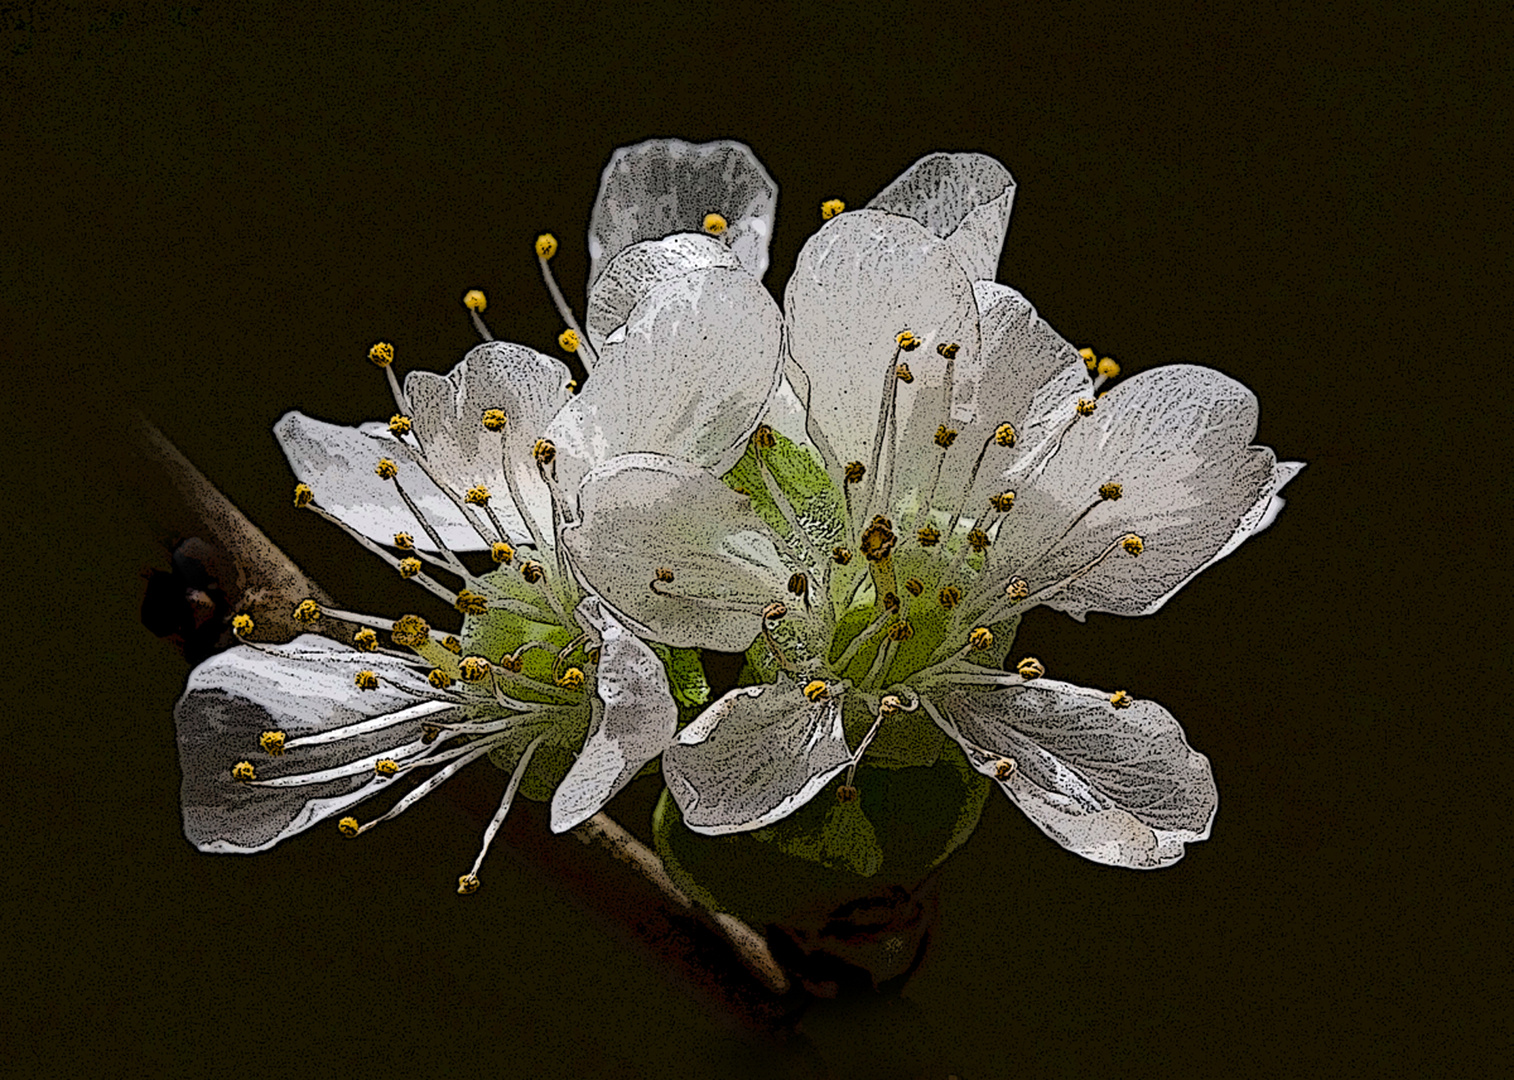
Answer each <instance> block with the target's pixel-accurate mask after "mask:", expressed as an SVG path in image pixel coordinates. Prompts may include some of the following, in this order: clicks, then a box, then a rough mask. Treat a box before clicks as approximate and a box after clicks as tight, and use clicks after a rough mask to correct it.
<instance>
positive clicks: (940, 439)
mask: <svg viewBox="0 0 1514 1080" xmlns="http://www.w3.org/2000/svg"><path fill="white" fill-rule="evenodd" d="M956 441H957V433H956V432H955V431H953V430H952V429H951V428H949V427H947V426H946V425H945V424H942V425H941V426H940V427H938V428H936V445H937V446H939V447H940V448H941V449H943V450H945V449H946V448H947V447H948V446H950V445H951V444H952V443H954V442H956Z"/></svg>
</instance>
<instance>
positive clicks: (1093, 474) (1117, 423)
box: [995, 365, 1300, 619]
mask: <svg viewBox="0 0 1514 1080" xmlns="http://www.w3.org/2000/svg"><path fill="white" fill-rule="evenodd" d="M1256 420H1257V404H1256V398H1255V397H1254V396H1253V395H1252V393H1251V391H1250V390H1248V389H1246V387H1244V386H1242V385H1241V384H1240V383H1238V382H1236V381H1235V380H1233V379H1230V378H1228V377H1226V376H1224V375H1222V374H1220V373H1219V372H1217V371H1212V370H1210V369H1209V368H1202V367H1192V366H1187V365H1174V366H1171V367H1164V368H1154V369H1152V370H1149V371H1143V372H1141V373H1140V374H1138V375H1136V376H1134V377H1132V378H1131V379H1130V380H1129V381H1128V382H1125V383H1123V384H1121V385H1119V386H1116V387H1115V389H1113V390H1112V391H1110V392H1109V394H1108V395H1107V396H1106V397H1104V398H1102V399H1100V400H1099V401H1098V409H1097V411H1096V412H1095V413H1094V414H1093V415H1092V416H1089V417H1083V418H1080V419H1078V420H1076V421H1075V422H1073V423H1072V425H1071V427H1070V428H1069V429H1068V430H1067V433H1066V435H1065V436H1064V437H1062V439H1061V442H1060V446H1059V447H1058V448H1057V449H1056V452H1055V453H1054V454H1053V455H1052V456H1051V458H1050V460H1049V462H1047V463H1046V464H1045V467H1044V468H1036V469H1032V470H1030V472H1029V473H1027V474H1025V475H1023V476H1018V477H1017V476H1016V475H1014V474H1011V475H1009V476H1007V477H1006V478H1005V482H1006V485H1007V486H1008V487H1010V488H1012V489H1016V490H1017V491H1018V497H1017V499H1016V501H1015V505H1014V509H1013V510H1012V511H1011V512H1010V513H1009V514H1008V515H1007V517H1006V518H1005V520H1004V525H1003V527H1002V528H1001V530H1000V533H999V538H998V541H997V547H998V548H999V549H1000V551H1001V552H1004V553H1007V554H1005V555H1004V556H1003V557H1001V558H999V559H998V560H997V561H996V563H995V565H996V567H999V568H1002V570H1003V573H1004V574H1005V575H1006V576H1007V575H1008V573H1010V572H1011V571H1013V572H1017V573H1019V574H1020V575H1021V576H1023V577H1024V578H1025V579H1026V580H1027V581H1028V582H1029V584H1030V588H1031V591H1032V592H1033V593H1034V592H1035V591H1037V590H1039V589H1041V588H1043V587H1046V586H1047V585H1050V584H1053V583H1057V582H1064V581H1068V580H1069V579H1073V578H1074V576H1075V575H1076V578H1075V580H1072V581H1071V584H1069V585H1067V586H1066V587H1065V588H1063V589H1062V590H1061V591H1059V592H1057V593H1055V594H1054V595H1052V596H1050V597H1049V598H1048V599H1046V600H1044V601H1043V602H1044V603H1046V604H1047V605H1049V606H1051V607H1054V608H1057V609H1059V610H1062V611H1065V612H1067V613H1068V614H1070V615H1072V616H1073V617H1075V618H1078V619H1081V618H1082V617H1083V616H1084V615H1085V614H1086V613H1087V612H1088V611H1107V612H1112V613H1114V614H1117V615H1144V614H1149V613H1150V612H1152V611H1155V610H1156V609H1157V608H1158V607H1160V606H1161V604H1162V603H1164V602H1165V601H1166V599H1167V598H1168V597H1169V596H1171V595H1172V594H1173V593H1174V592H1175V591H1176V590H1177V589H1178V588H1180V587H1181V586H1182V585H1183V584H1184V583H1185V582H1187V581H1188V580H1190V579H1191V578H1192V577H1193V576H1194V575H1195V574H1196V573H1198V572H1199V571H1200V570H1201V569H1203V568H1204V567H1205V566H1208V565H1210V564H1212V563H1213V562H1214V561H1215V560H1216V559H1218V558H1220V557H1221V556H1222V555H1223V554H1228V553H1229V552H1230V551H1233V550H1234V549H1235V547H1236V546H1237V545H1238V544H1239V543H1240V542H1241V541H1242V540H1244V539H1245V538H1246V537H1247V536H1250V535H1252V534H1254V533H1255V532H1257V531H1259V529H1260V527H1261V523H1262V522H1263V521H1264V520H1266V518H1267V511H1268V509H1269V508H1270V507H1271V505H1272V500H1273V498H1274V497H1275V496H1276V495H1277V492H1278V489H1279V488H1281V487H1282V485H1283V484H1285V483H1287V481H1288V480H1290V479H1291V478H1292V477H1293V476H1294V475H1296V473H1297V472H1298V468H1299V467H1300V466H1298V465H1297V464H1295V463H1290V464H1289V465H1288V466H1286V467H1279V466H1278V464H1277V461H1276V458H1275V457H1274V455H1273V453H1272V451H1271V450H1270V449H1268V448H1267V447H1263V446H1252V445H1250V443H1251V439H1252V437H1253V436H1254V435H1255V434H1256ZM1111 482H1112V483H1118V484H1120V485H1121V487H1122V489H1123V494H1122V496H1121V497H1120V498H1119V499H1118V500H1113V501H1108V502H1099V494H1098V492H1099V488H1100V486H1101V485H1103V484H1105V483H1111ZM1095 503H1097V504H1098V505H1093V504H1095ZM1089 506H1093V509H1092V510H1091V511H1089V513H1087V515H1086V516H1083V517H1082V518H1081V520H1078V516H1079V515H1080V514H1082V513H1083V511H1084V510H1085V509H1087V508H1088V507H1089ZM1075 520H1077V524H1076V525H1075V526H1074V527H1073V528H1072V529H1071V531H1070V532H1067V535H1066V536H1065V538H1064V537H1062V534H1063V533H1064V532H1066V530H1067V529H1068V527H1069V526H1070V525H1072V524H1073V522H1074V521H1075ZM1129 533H1134V534H1136V535H1137V536H1139V537H1140V538H1141V540H1142V542H1143V544H1144V550H1143V551H1142V553H1141V554H1140V555H1139V556H1130V555H1127V554H1125V553H1124V552H1123V551H1122V550H1118V549H1116V550H1114V551H1113V553H1111V554H1110V555H1108V556H1107V557H1105V558H1104V559H1103V561H1102V562H1099V563H1098V564H1097V565H1096V566H1094V568H1093V569H1091V570H1089V571H1088V572H1086V573H1080V571H1082V570H1083V569H1084V568H1086V567H1089V566H1090V565H1093V564H1094V562H1095V560H1097V559H1098V558H1099V556H1100V555H1101V553H1102V552H1104V551H1107V550H1108V549H1109V547H1110V545H1111V544H1113V543H1115V542H1116V541H1117V540H1119V538H1120V537H1122V536H1124V535H1126V534H1129ZM1043 553H1044V554H1043Z"/></svg>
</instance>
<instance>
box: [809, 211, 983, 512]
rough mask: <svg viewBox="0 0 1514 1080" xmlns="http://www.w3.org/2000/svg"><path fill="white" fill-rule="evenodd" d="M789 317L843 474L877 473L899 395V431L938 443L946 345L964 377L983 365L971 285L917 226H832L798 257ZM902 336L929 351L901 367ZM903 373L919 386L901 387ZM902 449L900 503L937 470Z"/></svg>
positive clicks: (866, 216) (816, 418)
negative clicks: (888, 404) (850, 465)
mask: <svg viewBox="0 0 1514 1080" xmlns="http://www.w3.org/2000/svg"><path fill="white" fill-rule="evenodd" d="M784 311H785V315H786V318H787V327H788V346H789V352H790V354H791V355H792V356H793V358H794V361H795V362H796V363H797V364H798V365H799V367H800V368H801V369H802V370H803V372H804V374H805V375H806V376H807V377H808V379H809V381H810V420H811V423H812V425H814V426H816V427H818V428H819V429H820V432H821V433H822V435H823V437H824V438H825V439H826V440H827V442H828V443H829V445H830V447H831V448H832V450H833V451H834V453H835V454H836V455H837V457H838V458H839V459H840V461H841V462H842V463H845V462H848V461H860V462H862V463H863V464H868V463H869V462H870V461H871V458H872V450H873V444H874V442H875V440H876V434H877V428H878V414H879V407H880V404H881V403H882V402H883V397H884V394H885V393H888V392H891V391H893V390H896V391H897V395H898V396H897V398H896V415H897V423H898V430H900V431H901V432H913V431H919V430H925V429H928V430H929V431H930V432H932V433H933V432H934V431H935V428H936V425H937V424H938V423H940V421H941V420H943V419H944V418H945V412H944V409H943V405H944V403H943V400H942V383H943V379H944V377H945V372H946V366H947V362H946V360H945V359H944V358H943V357H942V356H941V355H940V354H939V353H938V352H937V351H936V346H937V345H943V344H956V345H957V346H958V350H957V356H956V359H955V361H954V363H955V365H956V366H957V367H966V366H970V365H972V364H974V363H976V362H977V360H976V358H977V356H978V353H979V341H978V311H977V307H976V305H975V303H974V301H973V290H972V283H971V281H970V280H969V279H968V276H967V274H966V272H964V271H963V269H962V266H961V264H960V263H959V262H958V261H957V257H956V256H955V255H954V254H953V253H952V251H951V249H950V248H949V247H947V245H946V244H944V243H943V242H942V241H940V240H938V239H937V238H936V237H934V236H932V235H931V234H930V233H929V232H927V231H926V229H925V228H924V227H923V226H921V225H920V224H919V223H918V222H916V221H914V220H913V219H911V218H908V217H902V216H899V215H896V214H889V213H885V212H883V211H880V210H858V211H855V212H853V213H848V214H842V215H840V216H839V217H836V218H833V219H831V221H829V222H828V223H826V225H825V226H824V227H822V228H821V230H820V231H819V232H818V233H816V234H815V235H814V236H812V237H810V239H809V241H808V242H807V243H806V244H805V246H804V249H803V250H802V251H801V252H800V253H799V260H798V263H797V265H796V266H795V268H794V274H793V276H792V277H791V278H789V283H788V289H787V291H786V292H785V294H784ZM903 330H909V331H910V332H911V333H913V334H914V335H915V336H916V337H917V338H920V339H921V341H922V345H921V346H920V347H919V348H917V349H915V350H914V351H912V352H908V353H903V354H901V355H899V356H898V357H897V358H896V357H895V348H896V346H895V337H896V336H897V335H898V334H899V333H900V331H903ZM901 362H902V363H905V364H908V365H909V368H910V371H911V373H912V374H913V381H912V382H909V383H905V382H900V381H898V380H896V379H895V376H894V372H895V364H896V363H901ZM916 412H918V413H919V414H920V416H919V417H918V418H915V415H914V414H915V413H916ZM903 445H904V446H905V448H906V453H904V454H903V455H901V467H900V468H898V469H896V470H895V475H894V490H895V494H896V495H899V494H900V493H901V492H902V491H906V490H908V489H911V488H914V487H916V486H918V484H919V483H920V481H921V479H922V478H921V477H920V476H919V475H917V474H918V472H919V470H920V468H921V466H920V463H921V462H930V463H932V464H933V459H932V458H930V457H929V455H928V454H924V453H921V454H919V455H913V454H911V453H909V452H908V451H909V448H910V444H909V442H908V441H907V440H906V442H905V443H904V444H903ZM914 449H916V450H921V451H923V450H924V449H925V448H924V447H915V448H914ZM882 460H883V461H884V462H887V461H888V458H887V456H886V455H885V456H884V457H883V458H882Z"/></svg>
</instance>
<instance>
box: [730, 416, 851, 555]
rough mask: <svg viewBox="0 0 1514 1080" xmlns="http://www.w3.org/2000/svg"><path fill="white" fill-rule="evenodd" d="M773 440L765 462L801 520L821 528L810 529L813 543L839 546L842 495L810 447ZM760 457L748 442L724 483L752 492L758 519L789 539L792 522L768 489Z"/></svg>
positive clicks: (764, 453) (775, 435)
mask: <svg viewBox="0 0 1514 1080" xmlns="http://www.w3.org/2000/svg"><path fill="white" fill-rule="evenodd" d="M772 435H773V445H772V446H770V447H768V448H767V449H766V450H763V451H762V457H763V461H764V462H765V463H766V464H767V468H768V472H769V473H770V474H771V475H772V478H773V482H774V483H775V484H776V485H777V487H778V489H779V490H780V491H781V492H783V495H784V497H785V498H786V499H788V503H789V505H790V506H791V507H793V509H794V512H795V514H796V515H798V518H799V520H800V521H809V522H814V523H815V525H814V526H813V527H810V526H807V527H806V531H808V532H809V534H810V538H811V540H813V541H814V542H815V543H817V544H824V545H830V544H834V543H836V537H838V536H840V535H841V518H842V514H843V512H844V511H843V506H842V501H841V496H840V493H839V492H837V491H836V487H835V485H834V484H832V483H831V478H830V477H829V476H828V475H827V474H826V471H825V469H823V468H822V467H821V465H820V463H819V462H818V461H816V460H815V456H814V455H813V454H812V453H810V451H809V450H808V449H807V448H805V447H803V446H800V445H799V444H798V443H796V442H793V441H791V440H790V439H787V438H785V437H784V436H783V435H781V434H779V433H778V432H777V431H774V432H773V433H772ZM757 453H758V450H757V447H756V446H755V445H753V444H752V443H750V442H748V443H747V448H746V453H744V454H742V455H741V460H739V461H737V462H736V464H735V466H734V467H732V469H731V470H730V471H729V472H728V473H726V474H725V476H723V477H721V479H722V480H724V481H725V482H726V484H727V485H728V486H730V487H731V488H734V489H736V490H739V491H744V492H746V493H747V495H749V496H750V497H751V500H752V509H753V510H755V511H756V512H757V515H758V516H759V517H761V518H762V520H763V521H765V522H767V524H768V525H770V526H771V527H772V528H773V529H774V531H776V532H777V533H778V535H780V536H787V535H788V534H789V526H788V522H787V521H786V520H785V519H784V516H783V513H782V511H780V510H779V509H778V505H777V504H776V503H775V502H774V501H773V496H772V493H771V492H770V491H769V490H768V484H767V482H766V481H765V480H764V478H763V476H762V470H761V468H760V466H759V465H758V464H757Z"/></svg>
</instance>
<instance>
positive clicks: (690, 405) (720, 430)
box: [547, 267, 783, 492]
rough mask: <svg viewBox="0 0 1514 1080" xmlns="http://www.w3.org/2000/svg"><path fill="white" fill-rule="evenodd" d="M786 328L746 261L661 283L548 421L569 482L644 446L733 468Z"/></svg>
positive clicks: (767, 395)
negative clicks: (577, 390) (742, 264)
mask: <svg viewBox="0 0 1514 1080" xmlns="http://www.w3.org/2000/svg"><path fill="white" fill-rule="evenodd" d="M782 327H783V317H782V314H781V313H780V312H779V311H778V305H777V304H775V303H774V302H773V298H772V297H770V296H769V295H768V294H767V291H766V290H764V289H763V287H762V286H761V285H760V284H758V283H757V280H756V279H755V278H753V277H752V276H751V275H750V274H747V273H746V272H744V271H742V270H730V269H724V268H719V267H716V268H712V269H706V270H696V271H694V272H692V273H689V274H685V275H683V276H682V277H678V278H675V279H673V280H670V281H666V282H663V283H662V284H661V285H658V286H657V287H656V288H654V289H653V290H652V291H651V293H650V294H648V296H647V297H646V298H645V299H644V300H642V301H641V302H640V303H639V304H637V305H636V307H635V309H633V310H632V312H631V316H630V320H629V322H628V323H627V324H626V335H625V338H624V339H623V340H621V341H620V342H618V343H613V344H609V345H606V346H605V349H604V352H602V353H601V354H600V357H599V363H598V364H596V365H595V367H594V374H593V376H592V377H591V378H590V379H589V380H588V382H587V383H586V384H585V386H584V389H583V392H582V393H581V394H579V395H578V396H577V397H575V398H572V399H571V400H570V401H569V402H568V403H567V405H565V406H564V407H563V409H562V411H561V412H560V413H559V414H558V416H557V419H555V420H554V421H553V422H552V424H551V425H550V426H549V427H548V429H547V437H548V438H550V439H551V440H552V441H553V442H555V443H556V444H557V449H558V462H557V470H558V475H559V477H560V478H561V480H562V483H563V485H564V487H565V488H566V490H568V491H570V492H571V491H573V490H574V489H575V488H576V487H577V485H578V483H579V481H580V480H581V479H582V477H583V475H584V474H585V473H587V472H588V471H589V469H591V468H593V467H594V466H596V465H599V464H601V463H602V462H604V461H607V460H608V459H610V458H611V457H614V456H615V455H617V454H626V453H634V452H638V451H646V452H655V453H661V454H668V455H670V456H673V457H681V458H684V459H686V460H688V461H691V462H693V463H694V464H696V465H701V466H705V467H708V468H711V469H714V470H715V471H716V472H717V473H724V472H726V471H727V470H729V469H730V468H731V466H733V465H735V464H736V462H737V460H739V459H740V457H741V455H742V453H743V452H744V451H745V449H746V440H747V438H748V436H750V435H751V433H752V431H753V429H754V428H756V426H757V421H758V418H759V417H760V416H761V415H762V414H763V413H764V412H765V411H766V409H767V405H768V401H769V400H770V399H771V398H772V396H773V393H774V391H775V389H776V387H777V382H778V378H779V374H780V369H781V365H782V360H783V350H782V334H783V330H782Z"/></svg>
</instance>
